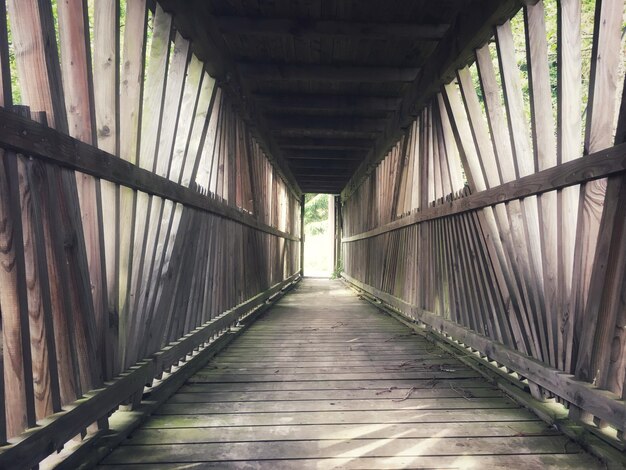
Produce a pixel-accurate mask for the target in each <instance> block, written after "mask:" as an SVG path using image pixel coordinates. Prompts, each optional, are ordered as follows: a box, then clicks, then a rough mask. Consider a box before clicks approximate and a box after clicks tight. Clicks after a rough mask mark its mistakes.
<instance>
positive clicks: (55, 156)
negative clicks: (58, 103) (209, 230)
mask: <svg viewBox="0 0 626 470" xmlns="http://www.w3.org/2000/svg"><path fill="white" fill-rule="evenodd" d="M0 123H1V124H0V147H1V148H5V149H7V150H13V151H15V152H17V153H20V154H24V155H27V156H29V157H35V158H42V159H44V160H46V161H48V162H51V163H56V164H58V165H61V166H63V167H66V168H70V169H72V170H76V171H80V172H82V173H87V174H89V175H92V176H95V177H96V178H101V179H104V180H107V181H111V182H113V183H116V184H120V185H122V186H126V187H129V188H131V189H134V190H137V191H142V192H144V193H147V194H150V195H153V196H158V197H162V198H165V199H169V200H171V201H173V202H177V203H180V204H184V205H186V206H189V207H193V208H195V209H199V210H202V211H204V212H209V213H211V214H215V215H218V216H220V217H224V218H226V219H229V220H234V221H235V222H238V223H240V224H243V225H246V226H248V227H251V228H254V229H256V230H259V231H262V232H265V233H269V234H271V235H275V236H278V237H282V238H285V239H287V240H293V241H299V240H300V238H298V237H295V236H293V235H291V234H289V233H286V232H283V231H281V230H278V229H276V228H274V227H271V226H269V225H266V224H264V223H262V222H259V221H258V220H256V218H255V217H254V216H252V215H250V214H248V213H246V212H243V211H242V210H240V209H237V208H235V207H232V206H227V205H226V204H223V203H221V202H219V201H218V200H216V199H214V198H212V197H209V196H206V195H203V194H201V193H199V192H197V191H194V190H193V189H190V188H188V187H186V186H183V185H180V184H177V183H175V182H173V181H171V180H169V179H167V178H164V177H162V176H159V175H157V174H155V173H153V172H151V171H148V170H145V169H143V168H140V167H138V166H137V165H133V164H132V163H130V162H128V161H126V160H123V159H121V158H117V157H115V156H114V155H111V154H110V153H108V152H105V151H104V150H100V149H98V148H96V147H94V146H92V145H89V144H86V143H84V142H81V141H80V140H77V139H74V138H73V137H70V136H68V135H66V134H63V133H61V132H58V131H56V130H55V129H52V128H49V127H47V126H45V125H43V124H40V123H38V122H35V121H33V120H31V119H28V118H25V117H22V116H19V115H17V114H15V113H13V112H11V111H9V110H8V109H6V108H2V107H0Z"/></svg>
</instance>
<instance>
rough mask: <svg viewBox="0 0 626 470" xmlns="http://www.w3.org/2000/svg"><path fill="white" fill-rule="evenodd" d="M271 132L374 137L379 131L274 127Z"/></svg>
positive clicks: (301, 135)
mask: <svg viewBox="0 0 626 470" xmlns="http://www.w3.org/2000/svg"><path fill="white" fill-rule="evenodd" d="M271 133H272V134H273V135H275V136H277V137H296V138H297V137H310V138H322V139H323V138H339V139H375V138H376V137H377V136H378V135H379V134H380V133H379V132H372V131H346V130H342V129H283V128H275V129H272V130H271Z"/></svg>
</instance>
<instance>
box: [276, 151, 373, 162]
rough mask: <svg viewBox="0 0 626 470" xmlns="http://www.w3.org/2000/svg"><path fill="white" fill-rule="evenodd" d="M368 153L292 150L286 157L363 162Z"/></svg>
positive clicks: (290, 158)
mask: <svg viewBox="0 0 626 470" xmlns="http://www.w3.org/2000/svg"><path fill="white" fill-rule="evenodd" d="M365 155H366V152H364V151H363V150H327V149H290V150H289V151H287V152H285V157H286V158H287V159H289V160H294V159H301V158H303V159H315V160H337V159H342V160H363V158H365Z"/></svg>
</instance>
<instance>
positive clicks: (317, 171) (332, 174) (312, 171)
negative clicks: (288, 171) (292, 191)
mask: <svg viewBox="0 0 626 470" xmlns="http://www.w3.org/2000/svg"><path fill="white" fill-rule="evenodd" d="M293 173H294V175H296V178H298V179H304V178H320V179H327V180H331V179H348V178H349V177H350V175H351V174H352V171H350V170H337V169H325V168H294V169H293Z"/></svg>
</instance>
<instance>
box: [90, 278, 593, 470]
mask: <svg viewBox="0 0 626 470" xmlns="http://www.w3.org/2000/svg"><path fill="white" fill-rule="evenodd" d="M101 468H102V469H103V470H104V469H107V470H108V469H111V468H120V469H125V468H128V469H144V468H145V469H148V468H150V469H156V470H159V469H183V468H184V469H201V468H259V469H264V468H267V469H288V468H297V469H301V468H305V469H306V468H319V469H326V468H346V469H351V468H355V469H356V468H381V469H382V468H385V469H390V468H481V469H486V468H525V469H532V468H602V467H601V466H600V464H599V462H597V461H596V460H595V459H594V458H593V457H591V456H590V455H588V454H586V453H585V452H584V451H583V450H581V449H580V448H579V447H578V446H577V445H576V444H575V443H573V442H572V441H570V440H568V439H567V438H566V437H564V436H563V435H561V434H559V433H558V432H556V431H554V430H552V429H550V428H549V427H547V426H546V424H545V423H543V422H542V421H540V420H538V419H537V418H536V417H535V416H534V415H532V414H531V413H530V412H528V411H527V410H525V409H523V408H521V407H519V406H518V405H517V404H515V403H514V402H513V401H512V400H510V399H509V398H508V397H506V396H505V395H503V394H502V393H501V392H500V391H499V390H498V389H497V388H495V387H493V386H492V385H491V384H489V383H488V382H486V381H485V380H484V379H482V378H481V377H480V376H479V375H478V374H477V373H476V372H475V371H473V370H471V369H469V368H468V367H466V366H464V365H463V364H462V363H461V362H460V361H459V360H458V359H456V358H454V357H452V356H450V355H448V354H446V353H445V352H443V351H442V350H439V349H438V348H436V347H434V346H433V345H432V344H430V343H429V342H427V341H426V340H425V339H424V338H422V337H420V336H418V335H415V334H413V333H412V332H411V331H410V330H408V329H407V328H405V327H404V326H402V325H401V324H399V323H398V322H396V321H395V320H393V319H392V318H390V317H387V316H385V315H382V314H380V313H379V312H378V311H377V310H376V309H375V308H374V307H373V306H371V305H369V304H368V303H366V302H364V301H362V300H360V299H358V298H357V297H356V296H355V295H354V294H352V293H351V292H350V291H349V290H347V289H346V288H345V287H343V285H342V284H341V283H340V282H338V281H327V280H319V279H305V280H304V281H303V282H301V283H300V285H299V286H298V287H297V288H296V289H295V290H294V291H293V293H292V294H290V295H288V296H287V297H285V298H284V299H282V300H281V301H280V302H279V303H278V304H277V305H276V306H275V307H274V308H273V309H272V311H271V312H270V313H268V314H267V315H266V316H264V317H263V318H261V319H260V320H259V321H257V323H255V324H254V325H252V326H251V327H250V328H249V329H248V331H247V332H245V333H244V334H243V335H242V336H241V337H239V338H238V339H237V340H235V341H234V342H233V343H232V344H231V346H229V347H228V348H227V349H226V350H224V351H223V352H222V353H221V354H220V355H219V356H218V357H216V358H214V359H213V360H212V361H211V362H210V363H209V364H207V365H206V367H204V368H203V369H202V370H200V371H199V372H198V373H197V374H196V375H195V376H194V377H192V378H191V379H190V380H188V381H187V383H186V384H185V385H184V386H183V387H182V388H181V389H180V391H179V392H178V393H177V394H176V395H174V396H173V397H172V398H171V399H170V400H169V401H168V402H167V403H165V404H164V405H163V406H161V407H160V408H159V409H158V410H157V412H156V413H155V414H154V415H153V416H152V417H151V418H150V419H149V420H148V421H147V422H146V423H145V424H144V425H143V426H142V427H141V428H140V429H138V430H137V431H136V432H135V433H134V434H133V435H132V436H131V437H130V438H129V439H127V441H126V442H125V443H124V444H123V445H122V446H120V447H119V448H118V449H116V450H115V451H114V452H113V453H111V454H110V455H109V456H108V457H107V458H106V459H105V460H104V461H103V462H102V463H101Z"/></svg>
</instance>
